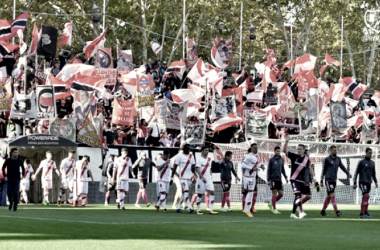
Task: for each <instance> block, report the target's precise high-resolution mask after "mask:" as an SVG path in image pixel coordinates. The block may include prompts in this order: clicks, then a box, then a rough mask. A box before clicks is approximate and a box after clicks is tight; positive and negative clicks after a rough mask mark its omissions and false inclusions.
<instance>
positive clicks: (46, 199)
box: [44, 190, 49, 201]
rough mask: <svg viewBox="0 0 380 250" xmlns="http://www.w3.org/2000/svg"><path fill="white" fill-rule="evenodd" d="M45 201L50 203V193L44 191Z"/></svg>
mask: <svg viewBox="0 0 380 250" xmlns="http://www.w3.org/2000/svg"><path fill="white" fill-rule="evenodd" d="M44 200H45V201H49V191H46V190H44Z"/></svg>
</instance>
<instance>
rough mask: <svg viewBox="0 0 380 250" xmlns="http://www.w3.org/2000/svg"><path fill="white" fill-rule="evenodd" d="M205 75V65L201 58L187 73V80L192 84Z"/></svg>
mask: <svg viewBox="0 0 380 250" xmlns="http://www.w3.org/2000/svg"><path fill="white" fill-rule="evenodd" d="M206 73H207V70H206V65H205V64H204V62H203V60H202V58H199V59H198V61H197V62H196V63H195V64H194V65H193V67H192V68H191V70H190V71H189V74H187V78H189V79H190V80H191V81H193V82H194V81H196V80H197V79H199V78H201V77H203V76H204V75H205V74H206Z"/></svg>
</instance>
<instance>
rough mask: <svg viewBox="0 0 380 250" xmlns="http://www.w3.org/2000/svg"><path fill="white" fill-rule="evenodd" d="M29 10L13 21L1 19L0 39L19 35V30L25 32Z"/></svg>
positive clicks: (3, 39)
mask: <svg viewBox="0 0 380 250" xmlns="http://www.w3.org/2000/svg"><path fill="white" fill-rule="evenodd" d="M28 16H29V11H27V12H25V13H23V14H21V15H19V16H18V17H16V19H15V20H13V21H12V22H10V23H9V22H8V21H7V20H0V41H8V40H9V38H12V37H17V31H18V30H21V32H24V29H25V26H26V23H27V21H28Z"/></svg>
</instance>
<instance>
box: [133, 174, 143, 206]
mask: <svg viewBox="0 0 380 250" xmlns="http://www.w3.org/2000/svg"><path fill="white" fill-rule="evenodd" d="M143 190H144V184H143V180H142V179H139V191H138V192H137V196H136V202H135V207H140V205H139V203H140V200H141V197H142V193H143V192H142V191H143Z"/></svg>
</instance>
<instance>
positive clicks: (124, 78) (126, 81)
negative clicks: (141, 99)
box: [117, 71, 137, 95]
mask: <svg viewBox="0 0 380 250" xmlns="http://www.w3.org/2000/svg"><path fill="white" fill-rule="evenodd" d="M117 80H118V81H119V82H120V83H121V84H122V85H123V88H125V89H126V90H127V91H128V92H129V93H130V94H132V95H134V94H135V92H136V90H137V73H136V71H131V72H129V73H128V74H126V75H121V76H120V77H119V78H117Z"/></svg>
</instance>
